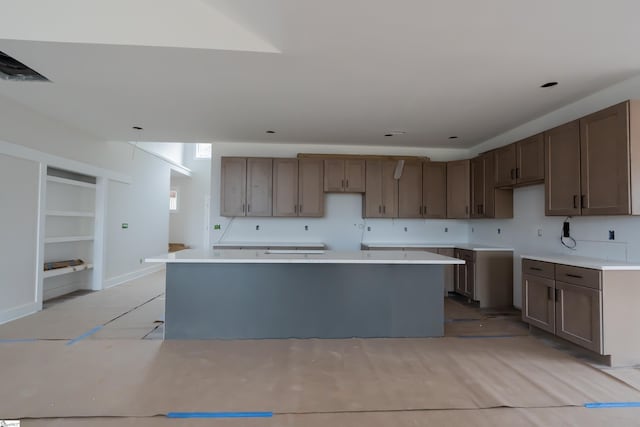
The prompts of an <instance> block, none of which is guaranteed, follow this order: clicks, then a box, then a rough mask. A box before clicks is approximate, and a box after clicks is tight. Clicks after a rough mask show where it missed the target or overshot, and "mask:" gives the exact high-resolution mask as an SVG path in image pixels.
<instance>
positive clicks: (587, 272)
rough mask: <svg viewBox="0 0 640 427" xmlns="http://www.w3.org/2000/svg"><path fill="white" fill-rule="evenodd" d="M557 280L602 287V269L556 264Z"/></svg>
mask: <svg viewBox="0 0 640 427" xmlns="http://www.w3.org/2000/svg"><path fill="white" fill-rule="evenodd" d="M555 278H556V280H559V281H562V282H566V283H571V284H573V285H579V286H584V287H587V288H591V289H602V283H601V280H600V270H594V269H592V268H583V267H574V266H571V265H564V264H556V275H555Z"/></svg>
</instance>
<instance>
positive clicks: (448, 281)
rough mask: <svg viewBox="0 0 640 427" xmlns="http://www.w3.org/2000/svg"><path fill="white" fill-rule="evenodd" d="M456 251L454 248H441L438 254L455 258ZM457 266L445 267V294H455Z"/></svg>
mask: <svg viewBox="0 0 640 427" xmlns="http://www.w3.org/2000/svg"><path fill="white" fill-rule="evenodd" d="M454 252H455V250H454V249H453V248H439V249H438V254H440V255H444V256H448V257H453V256H454ZM454 283H455V265H445V266H444V294H445V296H446V295H447V294H448V293H449V292H453V291H454V289H455V285H454Z"/></svg>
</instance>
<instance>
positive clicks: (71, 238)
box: [44, 236, 93, 243]
mask: <svg viewBox="0 0 640 427" xmlns="http://www.w3.org/2000/svg"><path fill="white" fill-rule="evenodd" d="M90 240H93V236H62V237H47V238H46V239H44V242H45V243H66V242H82V241H90Z"/></svg>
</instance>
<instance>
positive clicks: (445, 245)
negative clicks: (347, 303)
mask: <svg viewBox="0 0 640 427" xmlns="http://www.w3.org/2000/svg"><path fill="white" fill-rule="evenodd" d="M362 245H363V246H366V247H369V248H411V249H421V248H424V249H429V248H457V249H466V250H469V251H495V252H500V251H507V252H513V248H506V247H500V246H489V245H482V244H477V243H384V242H362Z"/></svg>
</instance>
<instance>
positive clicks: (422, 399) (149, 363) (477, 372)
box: [0, 273, 640, 427]
mask: <svg viewBox="0 0 640 427" xmlns="http://www.w3.org/2000/svg"><path fill="white" fill-rule="evenodd" d="M163 298H164V276H163V273H157V274H153V275H149V276H146V277H144V278H141V279H138V280H135V281H132V282H129V283H127V284H124V285H121V286H118V287H116V288H111V289H108V290H105V291H102V292H97V293H89V294H84V295H79V296H75V297H73V298H64V299H61V300H58V301H54V302H52V303H50V304H48V305H47V308H46V309H45V310H44V311H42V312H40V313H37V314H34V315H31V316H28V317H25V318H23V319H19V320H16V321H14V322H10V323H8V324H5V325H1V326H0V367H1V368H0V383H1V384H2V386H1V387H0V419H3V418H5V419H14V418H15V419H22V420H23V421H22V425H25V426H78V427H79V426H89V427H91V426H105V427H112V426H113V427H116V426H205V425H206V426H328V425H335V426H423V425H424V426H432V425H433V426H437V425H448V426H458V425H460V426H462V425H465V426H468V425H474V426H485V425H486V426H496V425H509V426H552V425H575V426H600V425H605V424H608V425H615V426H634V425H640V408H634V407H622V408H601V409H588V408H585V404H590V403H602V402H616V403H621V402H626V403H627V404H628V403H629V402H640V371H638V370H636V369H634V368H626V369H612V370H610V369H604V368H603V367H602V366H599V365H597V363H595V362H594V361H593V360H591V359H589V358H588V357H587V356H588V354H586V353H584V352H578V351H576V350H575V349H574V348H571V347H568V346H561V345H559V344H558V342H557V341H553V340H549V339H547V338H544V337H534V336H530V335H529V329H528V327H527V326H526V325H524V324H523V323H521V322H520V321H519V313H518V312H517V311H487V310H483V311H481V310H478V309H477V308H475V307H474V306H472V305H470V304H466V303H465V302H464V301H463V300H461V299H458V298H453V297H452V298H447V299H446V304H445V317H446V320H445V322H446V323H445V333H446V337H445V338H430V339H346V340H315V339H311V340H296V339H290V340H247V341H173V342H170V341H162V339H161V338H162V320H163V310H164V299H163ZM576 356H577V357H576ZM194 412H206V413H207V414H206V415H208V416H224V417H231V416H235V415H244V417H240V418H208V419H181V418H168V417H167V415H168V414H172V413H186V414H178V415H182V416H188V415H190V414H192V413H194ZM246 412H251V413H246ZM240 413H244V414H240ZM201 415H202V414H201ZM249 415H253V416H257V417H258V418H250V417H248V416H249Z"/></svg>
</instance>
